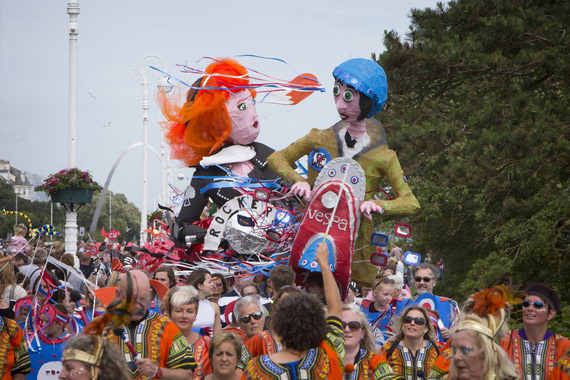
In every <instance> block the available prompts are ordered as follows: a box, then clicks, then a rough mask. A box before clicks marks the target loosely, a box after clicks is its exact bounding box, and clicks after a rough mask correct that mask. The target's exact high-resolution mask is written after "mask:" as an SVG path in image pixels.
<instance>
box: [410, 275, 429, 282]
mask: <svg viewBox="0 0 570 380" xmlns="http://www.w3.org/2000/svg"><path fill="white" fill-rule="evenodd" d="M414 280H416V282H420V281H421V280H424V282H430V281H431V278H430V277H419V276H418V277H414Z"/></svg>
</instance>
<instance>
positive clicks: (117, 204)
mask: <svg viewBox="0 0 570 380" xmlns="http://www.w3.org/2000/svg"><path fill="white" fill-rule="evenodd" d="M100 195H101V193H100V192H97V193H96V194H95V195H94V196H93V202H91V203H89V204H86V205H85V206H83V207H82V208H81V209H80V210H79V212H78V213H77V225H78V226H82V227H85V231H86V232H87V231H88V230H89V228H90V226H91V221H92V220H93V214H94V213H95V208H96V207H97V202H98V200H99V196H100ZM111 197H112V200H111V229H113V230H118V231H119V232H120V233H121V236H120V237H119V241H132V240H133V239H138V236H139V233H140V225H141V223H140V215H141V213H140V211H139V209H138V208H137V207H136V206H135V205H134V204H133V203H131V202H129V201H128V200H127V197H125V195H124V194H113V193H112V192H110V191H107V194H105V199H104V200H103V208H102V209H101V215H100V216H99V220H98V222H97V229H96V233H95V235H96V236H91V238H92V239H95V240H97V241H101V239H102V236H101V230H102V228H105V231H107V232H109V230H110V228H109V198H111ZM84 238H87V236H85V237H84Z"/></svg>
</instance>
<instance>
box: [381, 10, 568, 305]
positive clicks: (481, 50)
mask: <svg viewBox="0 0 570 380" xmlns="http://www.w3.org/2000/svg"><path fill="white" fill-rule="evenodd" d="M569 18H570V3H569V2H560V1H530V0H492V1H491V0H477V1H474V0H469V1H451V2H449V3H448V4H447V5H446V6H444V5H442V4H439V5H438V6H437V7H436V8H435V9H424V10H419V9H414V10H412V11H411V26H410V30H409V33H408V34H407V35H406V38H405V39H401V38H400V37H399V36H398V35H397V33H395V32H394V31H390V32H386V33H385V36H384V45H385V47H386V51H385V52H384V53H383V54H382V55H380V56H379V57H378V62H379V64H380V65H381V66H382V67H383V68H384V69H385V70H386V73H387V75H388V83H389V90H390V93H389V100H388V104H389V105H388V108H387V109H386V110H385V111H384V112H382V113H381V114H380V115H381V118H382V122H383V123H384V125H385V127H386V132H387V135H388V142H389V144H390V147H391V148H392V149H394V150H396V151H397V152H398V155H399V158H400V161H401V162H402V164H403V165H404V170H405V173H406V175H407V176H408V178H410V184H411V187H412V190H413V191H414V194H415V195H416V196H417V197H418V199H419V201H420V204H421V207H422V209H421V210H420V212H419V213H418V214H416V215H414V216H413V217H411V218H410V222H411V223H412V224H413V226H414V243H413V244H414V249H415V250H418V251H420V252H426V251H427V250H428V249H433V251H434V254H435V256H438V257H442V258H443V259H444V261H445V264H446V281H445V283H443V284H441V285H438V287H439V292H440V293H443V294H448V295H449V296H453V297H455V298H456V299H458V300H464V299H465V298H466V296H467V295H468V294H470V293H471V292H472V291H473V290H474V289H476V288H481V287H483V286H485V285H489V284H492V283H493V282H495V281H497V280H499V279H500V278H501V277H502V276H504V275H508V276H511V277H512V278H513V282H514V283H516V284H519V285H521V286H523V287H524V286H525V285H527V284H528V283H530V282H545V283H547V284H550V285H551V286H553V287H554V288H556V289H557V290H558V292H559V293H560V294H561V298H562V299H563V301H564V303H565V304H568V302H569V301H570V287H568V273H569V272H570V261H569V260H568V259H569V258H570V256H569V253H570V250H569V243H570V220H569V215H570V190H569V188H570V181H569V177H568V174H569V170H568V167H569V166H568V163H569V162H570V157H569V156H570V154H569V153H570V144H569V142H568V140H569V135H570V128H569V123H570V114H569V113H570V107H569V105H570V102H569V100H570V96H569V95H570V94H569V91H568V89H569V86H568V84H569V83H568V82H569V80H570V79H569V78H570V65H568V62H569V60H570V56H569V52H570V49H569V44H568V38H569V37H568V34H569V33H568V25H570V22H569V21H570V20H569ZM373 58H376V57H375V56H373Z"/></svg>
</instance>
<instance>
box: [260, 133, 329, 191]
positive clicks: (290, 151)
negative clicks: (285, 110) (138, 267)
mask: <svg viewBox="0 0 570 380" xmlns="http://www.w3.org/2000/svg"><path fill="white" fill-rule="evenodd" d="M317 131H318V129H316V128H313V129H312V130H311V132H309V134H308V135H306V136H305V137H303V138H301V139H299V140H297V141H295V142H294V143H293V144H291V145H289V146H288V147H287V148H285V149H283V150H280V151H277V152H273V154H272V155H271V156H269V158H268V159H267V162H268V163H269V167H270V168H271V170H273V171H274V172H275V173H277V174H278V175H279V176H280V177H281V178H283V179H284V180H285V181H287V183H289V184H291V185H293V184H295V183H297V182H307V180H306V179H305V178H303V177H301V175H300V174H299V173H297V172H296V171H295V169H293V168H292V167H291V166H292V165H293V164H294V163H295V161H297V160H298V159H299V158H301V157H303V156H304V155H306V154H309V153H310V152H311V151H312V150H313V149H315V148H318V147H317V146H313V145H314V144H312V143H311V141H312V138H311V135H312V134H314V133H316V132H317Z"/></svg>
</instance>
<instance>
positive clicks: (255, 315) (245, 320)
mask: <svg viewBox="0 0 570 380" xmlns="http://www.w3.org/2000/svg"><path fill="white" fill-rule="evenodd" d="M261 317H263V313H262V312H261V311H256V312H255V313H251V314H248V315H244V316H243V317H241V318H240V319H239V320H240V322H241V323H243V324H246V323H249V322H250V321H251V318H253V319H255V320H256V321H259V320H260V319H261Z"/></svg>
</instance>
